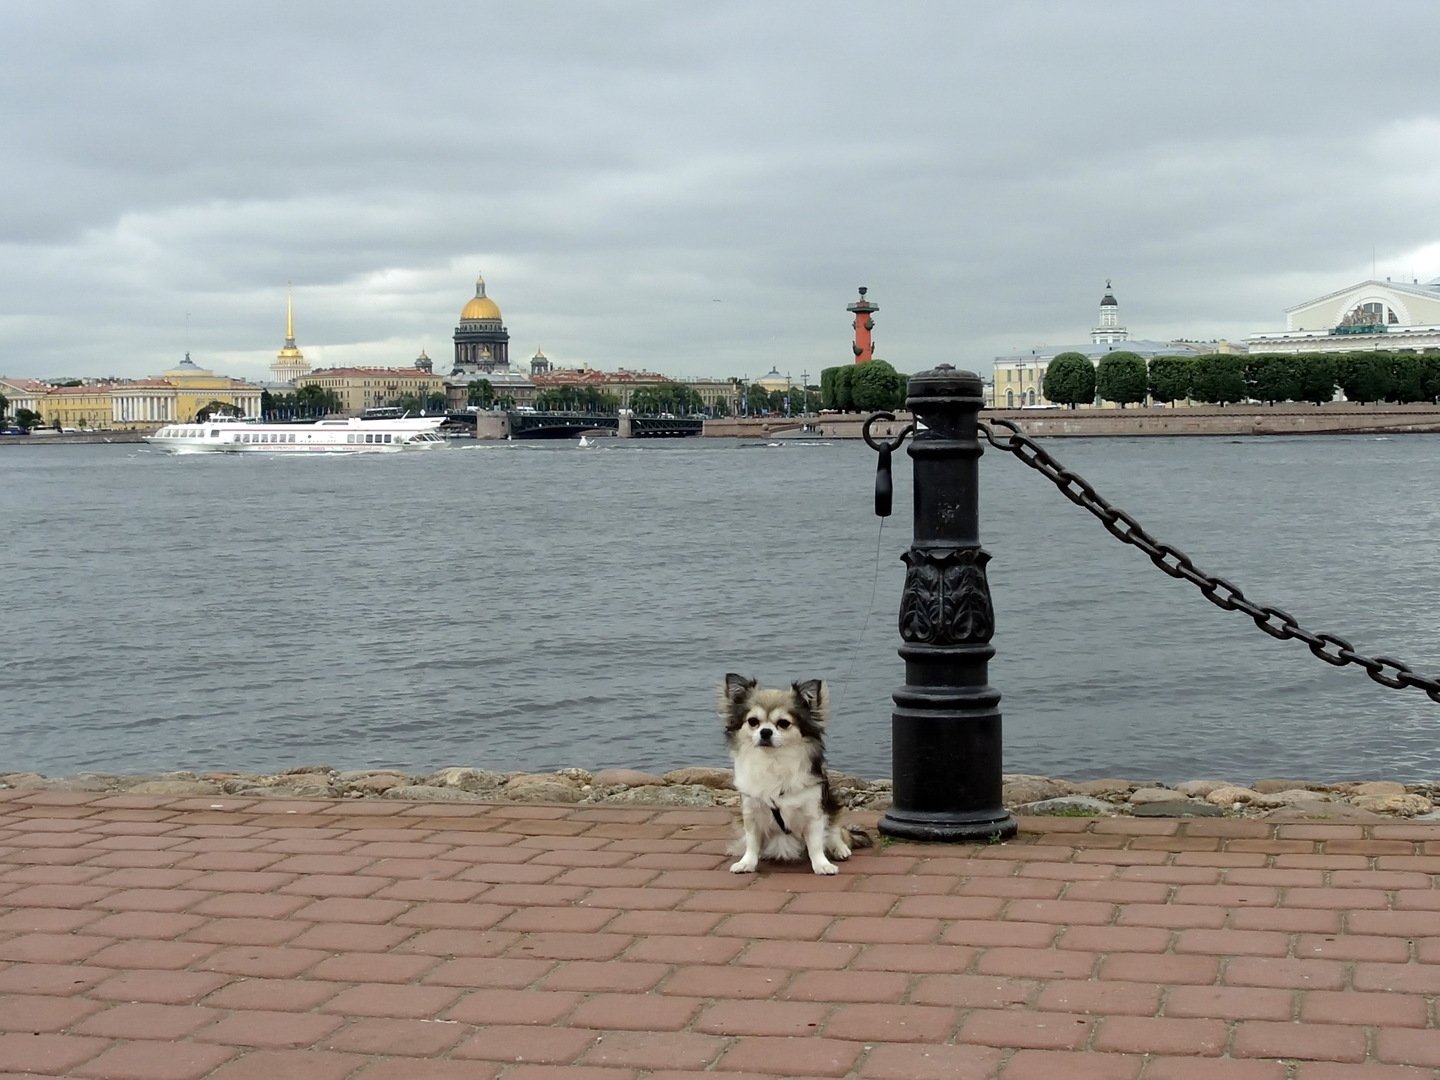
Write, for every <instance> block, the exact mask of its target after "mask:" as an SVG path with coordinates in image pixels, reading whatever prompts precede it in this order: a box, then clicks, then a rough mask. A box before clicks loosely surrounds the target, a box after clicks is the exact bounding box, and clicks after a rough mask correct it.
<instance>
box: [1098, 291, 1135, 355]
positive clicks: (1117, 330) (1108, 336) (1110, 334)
mask: <svg viewBox="0 0 1440 1080" xmlns="http://www.w3.org/2000/svg"><path fill="white" fill-rule="evenodd" d="M1129 336H1130V331H1129V330H1126V329H1125V327H1124V326H1122V325H1121V324H1120V301H1118V300H1116V299H1115V293H1114V292H1113V291H1112V290H1111V288H1110V279H1109V278H1106V279H1105V295H1104V296H1102V297H1101V298H1100V321H1099V322H1097V323H1096V324H1095V329H1093V330H1091V331H1090V342H1091V344H1092V345H1113V344H1114V343H1115V342H1117V341H1124V340H1125V339H1126V338H1128V337H1129Z"/></svg>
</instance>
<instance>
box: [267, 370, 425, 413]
mask: <svg viewBox="0 0 1440 1080" xmlns="http://www.w3.org/2000/svg"><path fill="white" fill-rule="evenodd" d="M306 386H318V387H321V388H322V389H324V390H329V391H331V392H333V393H334V394H335V396H336V397H337V398H338V399H339V401H340V412H341V415H343V416H359V415H360V414H361V413H363V412H364V411H365V410H366V409H379V408H385V407H387V406H390V405H394V404H395V402H396V401H397V400H398V399H399V398H402V397H405V396H406V395H414V396H415V397H417V398H419V399H420V400H421V401H424V400H425V399H426V398H428V397H429V396H430V395H432V394H442V395H443V394H444V393H445V380H444V379H442V378H441V377H440V376H439V375H436V374H434V373H433V372H430V371H425V370H423V369H421V368H417V367H408V368H407V367H400V368H385V367H340V368H317V369H316V370H315V371H312V372H310V373H309V374H308V375H301V376H300V377H299V378H298V379H296V380H295V387H296V389H297V390H298V389H300V388H302V387H306Z"/></svg>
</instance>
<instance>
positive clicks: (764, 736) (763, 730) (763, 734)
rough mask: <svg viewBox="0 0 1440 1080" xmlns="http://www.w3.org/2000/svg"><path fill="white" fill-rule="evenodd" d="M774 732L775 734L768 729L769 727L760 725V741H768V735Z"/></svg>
mask: <svg viewBox="0 0 1440 1080" xmlns="http://www.w3.org/2000/svg"><path fill="white" fill-rule="evenodd" d="M774 734H775V732H774V731H773V730H772V729H770V728H768V727H762V728H761V729H760V741H761V742H769V741H770V737H771V736H772V735H774Z"/></svg>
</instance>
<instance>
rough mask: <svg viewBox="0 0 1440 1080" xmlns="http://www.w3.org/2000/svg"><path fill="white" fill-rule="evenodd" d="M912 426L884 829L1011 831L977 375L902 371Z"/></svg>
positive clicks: (912, 835) (966, 833)
mask: <svg viewBox="0 0 1440 1080" xmlns="http://www.w3.org/2000/svg"><path fill="white" fill-rule="evenodd" d="M905 404H906V406H907V407H908V408H909V409H910V410H911V411H912V412H913V413H914V414H915V419H916V421H917V429H916V434H915V436H914V438H913V439H912V440H911V443H910V456H911V457H912V458H913V459H914V461H915V466H914V485H915V537H914V540H913V541H912V543H911V545H910V550H909V551H907V552H906V553H905V554H904V555H903V556H902V558H903V559H904V560H905V565H906V567H908V569H907V570H906V573H905V591H904V593H903V595H902V596H901V599H900V637H901V639H902V640H903V642H904V643H903V644H902V645H901V646H900V656H901V657H902V658H903V659H904V661H905V685H904V686H902V687H901V688H900V689H899V690H897V691H895V694H894V699H895V711H894V713H892V714H891V739H892V748H891V753H892V755H893V764H894V781H895V793H894V804H893V805H892V806H891V807H890V809H889V810H887V811H886V812H885V815H884V816H883V817H882V818H881V819H880V831H881V832H882V833H884V834H886V835H887V836H894V837H900V838H904V839H907V840H941V841H944V840H949V841H972V840H995V839H1004V838H1006V837H1010V836H1014V835H1015V831H1016V824H1015V819H1014V818H1013V817H1011V816H1010V814H1009V812H1008V811H1007V810H1006V809H1005V807H1004V804H1003V802H1002V800H1001V785H1002V781H1001V754H1000V709H999V705H1000V692H999V691H998V690H996V689H995V688H994V687H992V686H990V685H989V683H988V681H987V679H988V674H987V665H988V663H989V661H990V658H991V657H992V656H994V655H995V650H994V649H993V648H992V647H991V646H990V637H991V635H992V634H993V632H994V629H995V620H994V614H993V611H992V609H991V606H990V586H989V584H988V583H987V581H986V580H985V564H986V562H988V561H989V559H990V556H989V555H988V554H986V552H985V551H984V550H982V549H981V547H980V539H979V513H978V497H977V496H978V491H979V474H980V454H981V452H982V451H981V446H980V440H979V432H978V429H977V427H976V423H977V418H978V415H979V412H980V408H981V406H982V405H983V404H984V396H983V390H982V386H981V382H980V376H979V375H977V374H975V373H974V372H971V371H957V370H956V369H955V368H954V367H952V366H951V365H949V364H940V365H939V366H937V367H936V368H934V369H933V370H930V371H922V372H920V373H919V374H917V375H914V376H912V377H911V379H910V386H909V396H908V398H907V399H906V402H905Z"/></svg>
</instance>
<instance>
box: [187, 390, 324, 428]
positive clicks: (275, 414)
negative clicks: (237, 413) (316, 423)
mask: <svg viewBox="0 0 1440 1080" xmlns="http://www.w3.org/2000/svg"><path fill="white" fill-rule="evenodd" d="M214 404H216V403H215V402H211V405H214ZM342 404H343V403H342V402H341V401H340V395H339V394H337V393H335V391H334V390H327V389H325V388H324V387H323V386H315V385H313V384H312V385H309V386H302V387H300V389H299V390H296V391H295V392H294V393H293V394H276V393H272V392H271V391H269V390H265V391H262V392H261V394H260V415H261V416H262V417H263V418H264V419H266V420H310V419H318V418H320V417H322V416H328V415H329V414H330V413H337V412H339V411H340V410H341V408H342Z"/></svg>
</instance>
